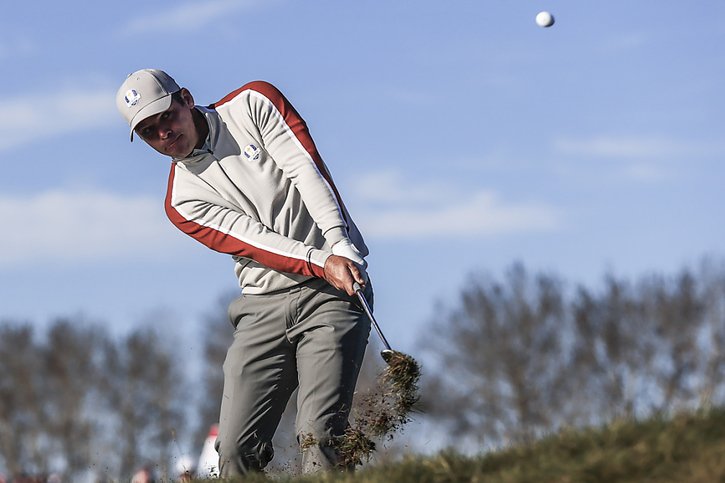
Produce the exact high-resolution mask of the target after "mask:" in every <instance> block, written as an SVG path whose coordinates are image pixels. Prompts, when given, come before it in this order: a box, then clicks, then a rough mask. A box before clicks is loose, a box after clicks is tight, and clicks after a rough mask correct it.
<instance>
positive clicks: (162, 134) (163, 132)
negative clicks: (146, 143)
mask: <svg viewBox="0 0 725 483" xmlns="http://www.w3.org/2000/svg"><path fill="white" fill-rule="evenodd" d="M170 135H171V129H170V128H169V127H168V126H159V138H160V139H166V138H167V137H169V136H170Z"/></svg>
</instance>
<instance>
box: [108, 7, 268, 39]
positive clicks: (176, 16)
mask: <svg viewBox="0 0 725 483" xmlns="http://www.w3.org/2000/svg"><path fill="white" fill-rule="evenodd" d="M268 1H269V0H268ZM260 3H262V2H261V1H260V0H214V1H204V2H188V3H184V4H182V5H178V6H176V7H173V8H169V9H166V10H159V11H157V12H155V13H144V14H143V16H139V17H137V18H134V19H132V20H130V21H129V22H128V23H127V24H126V25H125V26H124V27H123V28H122V30H121V33H122V34H123V35H135V34H141V33H149V32H173V31H176V32H179V33H188V32H189V31H191V30H199V29H201V28H203V27H205V26H206V25H208V24H209V23H211V22H214V21H215V20H217V19H221V18H224V17H225V16H226V15H229V14H230V13H232V12H234V11H235V10H239V9H242V8H247V7H252V6H255V5H257V4H260Z"/></svg>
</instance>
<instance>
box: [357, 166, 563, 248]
mask: <svg viewBox="0 0 725 483" xmlns="http://www.w3.org/2000/svg"><path fill="white" fill-rule="evenodd" d="M355 186H356V190H358V191H357V192H356V198H357V199H358V200H360V201H361V203H360V204H359V206H358V208H356V215H355V217H356V219H358V221H359V225H360V227H361V228H362V229H363V231H364V233H365V235H366V236H369V237H375V238H378V239H410V238H420V237H431V238H445V237H448V238H451V237H455V238H459V239H460V238H477V237H491V236H498V235H504V234H510V233H525V232H535V231H548V230H553V229H556V228H557V227H558V226H559V225H560V224H561V215H560V212H559V210H558V209H556V208H554V207H553V206H551V205H549V204H547V203H541V202H516V201H507V200H503V199H501V197H500V196H499V195H498V194H497V193H495V192H494V191H491V190H483V189H479V190H476V191H474V192H472V193H465V194H462V193H461V191H462V190H460V189H457V188H456V187H455V186H452V185H450V184H446V183H442V182H429V183H423V184H417V185H416V184H412V183H411V182H410V181H404V180H403V179H402V177H401V176H400V175H399V174H397V173H394V172H384V173H377V174H373V175H369V176H365V177H362V178H361V179H360V180H358V181H357V182H356V184H355ZM358 212H359V214H358Z"/></svg>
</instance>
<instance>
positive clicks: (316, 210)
mask: <svg viewBox="0 0 725 483" xmlns="http://www.w3.org/2000/svg"><path fill="white" fill-rule="evenodd" d="M116 104H117V107H118V110H119V111H120V113H121V115H122V116H123V118H124V119H125V120H126V121H127V122H128V124H129V126H130V128H131V140H133V136H134V133H135V134H136V135H137V136H138V137H140V138H141V139H142V140H144V141H145V142H146V143H147V144H148V145H149V146H151V147H152V148H154V149H155V150H156V151H158V152H159V153H161V154H164V155H167V156H169V157H171V173H170V176H169V182H168V191H167V194H166V204H165V206H166V213H167V215H168V217H169V219H170V220H171V222H172V223H173V224H174V225H176V227H177V228H179V229H180V230H181V231H183V232H184V233H186V234H188V235H190V236H191V237H193V238H195V239H196V240H198V241H199V242H201V243H203V244H204V245H206V246H207V247H209V248H211V249H212V250H216V251H218V252H222V253H226V254H230V255H232V259H233V261H234V270H235V273H236V276H237V278H238V279H239V284H240V286H241V296H240V297H239V298H237V299H236V300H234V301H233V302H232V303H231V304H230V306H229V317H230V321H231V323H232V325H233V326H234V336H233V340H232V342H231V345H230V347H229V350H228V352H227V355H226V359H225V362H224V366H223V369H224V392H223V398H222V402H221V411H220V420H219V435H218V438H217V441H216V448H217V451H218V452H219V469H220V473H221V475H220V476H221V477H223V478H226V477H233V476H236V475H242V474H245V473H247V472H249V471H259V470H261V469H262V468H264V467H265V466H266V465H267V463H268V462H269V461H270V460H271V459H272V457H273V455H274V451H273V448H272V442H271V441H272V436H273V435H274V433H275V430H276V429H277V426H278V424H279V421H280V418H281V416H282V413H283V411H284V408H285V406H286V404H287V401H288V400H289V397H290V395H291V394H292V392H293V391H294V389H295V388H297V387H298V388H299V392H298V396H297V420H296V424H295V426H296V433H297V437H298V441H299V440H300V438H302V437H305V438H308V440H309V436H311V437H312V439H313V440H314V441H315V444H314V445H307V444H306V445H305V450H304V452H303V456H302V466H303V468H302V469H303V471H305V472H313V471H317V470H325V469H331V468H335V467H337V466H338V465H339V453H338V452H337V451H336V449H335V441H336V438H340V437H341V436H342V435H343V433H344V431H345V429H346V427H347V425H348V415H349V411H350V406H351V403H352V397H353V391H354V389H355V384H356V381H357V377H358V373H359V370H360V366H361V364H362V359H363V354H364V352H365V346H366V344H367V339H368V334H369V332H370V321H369V319H368V318H367V317H366V315H365V312H364V311H363V309H362V308H361V307H360V304H359V301H358V300H356V299H355V297H354V295H355V294H356V292H355V287H356V284H357V285H359V286H361V287H362V288H363V292H364V295H365V297H366V299H367V301H368V302H372V287H371V285H370V283H369V282H368V277H367V274H366V271H365V269H366V266H367V265H366V262H365V260H364V257H365V256H366V255H367V253H368V249H367V247H366V246H365V242H364V241H363V238H362V236H361V235H360V232H359V231H358V229H357V227H356V226H355V224H354V223H353V221H352V219H351V218H350V215H349V214H348V212H347V209H346V208H345V205H344V204H343V202H342V199H341V198H340V194H339V193H338V191H337V189H336V187H335V184H334V183H333V181H332V178H331V176H330V173H329V172H328V170H327V167H326V166H325V164H324V163H323V161H322V158H321V157H320V154H319V153H318V151H317V148H316V147H315V144H314V142H313V140H312V137H311V136H310V133H309V131H308V129H307V126H306V124H305V122H304V121H303V120H302V118H301V117H300V116H299V114H298V113H297V111H296V110H295V109H294V108H293V107H292V105H291V104H290V103H289V102H288V101H287V99H286V98H285V97H284V96H283V95H282V94H281V93H280V92H279V91H278V90H277V89H276V88H275V87H274V86H272V85H270V84H268V83H266V82H260V81H256V82H251V83H249V84H246V85H244V86H243V87H241V88H239V89H237V90H236V91H234V92H232V93H230V94H228V95H227V96H225V97H224V98H222V99H221V100H220V101H219V102H216V103H214V104H211V105H209V106H207V107H202V106H198V105H195V103H194V98H193V97H192V94H191V92H189V91H188V90H187V89H185V88H180V87H179V85H178V84H177V83H176V82H175V81H174V79H172V78H171V77H170V76H169V75H168V74H166V73H165V72H163V71H160V70H156V69H144V70H139V71H137V72H134V73H133V74H131V75H130V76H128V78H127V79H126V80H125V81H124V82H123V84H122V85H121V87H120V89H119V90H118V93H117V96H116ZM202 283H203V282H202ZM177 290H179V291H180V292H182V293H186V292H193V287H177Z"/></svg>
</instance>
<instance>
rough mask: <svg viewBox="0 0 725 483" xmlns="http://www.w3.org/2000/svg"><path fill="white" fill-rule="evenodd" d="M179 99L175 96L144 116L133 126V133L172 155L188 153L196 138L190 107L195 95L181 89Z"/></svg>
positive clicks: (194, 145)
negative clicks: (167, 104) (159, 110)
mask: <svg viewBox="0 0 725 483" xmlns="http://www.w3.org/2000/svg"><path fill="white" fill-rule="evenodd" d="M181 97H182V102H178V101H177V100H174V101H173V102H172V103H171V106H170V107H169V108H168V109H167V110H166V111H164V112H162V113H159V114H156V115H153V116H150V117H147V118H146V119H144V120H143V121H141V122H140V123H138V125H137V126H136V129H135V132H136V134H137V135H138V136H139V137H140V138H141V139H143V140H144V141H146V144H148V145H149V146H151V147H152V148H154V149H155V150H156V151H158V152H160V153H161V154H165V155H167V156H171V157H172V158H183V157H186V156H188V155H189V154H191V152H192V151H193V150H194V148H195V147H196V145H197V144H198V142H199V134H198V133H197V131H196V126H195V125H194V118H193V115H192V111H193V109H194V98H193V97H191V93H190V92H189V91H187V90H186V89H182V90H181Z"/></svg>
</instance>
